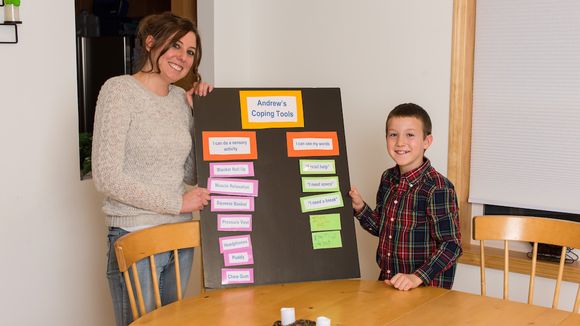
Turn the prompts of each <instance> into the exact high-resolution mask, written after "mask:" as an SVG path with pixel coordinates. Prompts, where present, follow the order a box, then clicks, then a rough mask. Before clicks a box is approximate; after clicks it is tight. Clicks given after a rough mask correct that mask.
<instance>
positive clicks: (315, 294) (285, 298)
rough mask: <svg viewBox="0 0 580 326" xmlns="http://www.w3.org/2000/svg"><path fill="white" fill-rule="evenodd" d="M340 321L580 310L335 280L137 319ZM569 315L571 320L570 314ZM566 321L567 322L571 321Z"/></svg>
mask: <svg viewBox="0 0 580 326" xmlns="http://www.w3.org/2000/svg"><path fill="white" fill-rule="evenodd" d="M282 307H294V308H295V311H296V318H297V319H310V320H316V317H318V316H326V317H328V318H330V320H331V324H332V325H334V326H337V325H421V324H425V325H428V324H431V325H493V324H494V323H495V324H496V325H506V322H507V323H508V324H509V325H528V324H530V323H535V324H536V325H558V324H560V323H564V324H565V325H577V323H575V322H576V321H577V320H579V319H573V318H575V317H576V316H574V315H577V314H572V313H570V312H567V311H561V310H554V309H549V308H544V307H539V306H532V305H527V304H524V303H518V302H513V301H504V300H500V299H495V298H490V297H482V296H479V295H473V294H469V293H464V292H457V291H449V290H445V289H441V288H434V287H421V288H417V289H414V290H412V291H407V292H404V291H398V290H395V289H393V288H392V287H389V286H386V285H385V284H384V283H382V282H379V281H364V280H335V281H320V282H307V283H290V284H275V285H263V286H256V287H244V288H235V289H234V288H230V289H221V290H215V291H214V290H212V291H208V292H205V293H203V294H201V295H199V296H196V297H191V298H187V299H185V300H183V301H181V302H175V303H172V304H169V305H167V306H164V307H161V308H160V309H157V310H155V311H152V312H150V313H149V314H147V315H145V316H142V317H141V318H139V319H138V320H136V321H135V322H134V323H133V324H132V325H232V322H234V323H235V325H272V324H273V323H274V322H275V321H276V320H279V319H280V308H282ZM566 319H568V320H566ZM566 323H567V324H566Z"/></svg>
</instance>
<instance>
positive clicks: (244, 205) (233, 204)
mask: <svg viewBox="0 0 580 326" xmlns="http://www.w3.org/2000/svg"><path fill="white" fill-rule="evenodd" d="M211 211H212V212H232V211H238V212H253V211H254V197H236V196H211Z"/></svg>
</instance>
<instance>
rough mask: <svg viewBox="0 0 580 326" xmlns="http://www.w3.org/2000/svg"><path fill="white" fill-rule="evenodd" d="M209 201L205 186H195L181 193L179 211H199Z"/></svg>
mask: <svg viewBox="0 0 580 326" xmlns="http://www.w3.org/2000/svg"><path fill="white" fill-rule="evenodd" d="M208 203H209V191H207V189H206V188H201V187H196V188H193V189H192V190H190V191H188V192H186V193H184V194H183V203H182V204H181V213H191V212H195V211H201V210H202V209H203V207H204V206H206V205H207V204H208Z"/></svg>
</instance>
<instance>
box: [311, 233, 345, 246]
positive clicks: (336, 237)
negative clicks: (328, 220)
mask: <svg viewBox="0 0 580 326" xmlns="http://www.w3.org/2000/svg"><path fill="white" fill-rule="evenodd" d="M312 246H313V247H314V250H316V249H328V248H342V238H341V237H340V231H324V232H312Z"/></svg>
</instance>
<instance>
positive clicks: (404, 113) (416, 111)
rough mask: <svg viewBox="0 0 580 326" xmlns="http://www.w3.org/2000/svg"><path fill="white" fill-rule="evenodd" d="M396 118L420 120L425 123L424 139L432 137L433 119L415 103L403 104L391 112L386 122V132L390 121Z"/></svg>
mask: <svg viewBox="0 0 580 326" xmlns="http://www.w3.org/2000/svg"><path fill="white" fill-rule="evenodd" d="M395 117H414V118H417V119H419V121H421V122H422V123H423V137H427V136H429V135H431V129H432V126H431V118H429V114H428V113H427V111H425V109H423V108H422V107H420V106H418V105H417V104H415V103H403V104H399V105H397V106H395V108H394V109H392V110H391V112H389V116H388V117H387V121H386V122H385V130H387V129H388V126H389V120H391V118H395Z"/></svg>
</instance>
